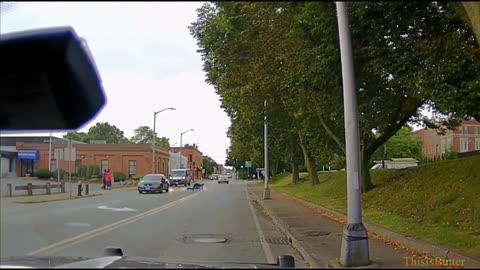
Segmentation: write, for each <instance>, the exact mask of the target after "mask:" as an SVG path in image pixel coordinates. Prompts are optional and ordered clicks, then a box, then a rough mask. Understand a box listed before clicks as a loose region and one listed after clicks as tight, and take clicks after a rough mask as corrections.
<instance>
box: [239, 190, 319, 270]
mask: <svg viewBox="0 0 480 270" xmlns="http://www.w3.org/2000/svg"><path fill="white" fill-rule="evenodd" d="M248 192H249V193H250V195H251V197H252V198H254V199H255V200H256V201H257V202H258V204H259V205H260V206H261V207H262V208H263V210H264V211H265V212H266V214H267V215H268V216H269V217H270V218H271V219H272V221H273V222H274V223H275V225H277V226H278V228H280V230H281V231H282V232H283V233H284V234H285V235H286V236H287V237H288V240H289V242H290V243H291V244H292V245H293V246H294V247H295V248H296V249H297V250H298V252H300V254H301V255H302V257H303V258H304V259H305V260H306V261H307V262H308V263H309V264H310V268H325V267H327V264H322V263H321V262H320V261H319V260H318V259H316V258H314V257H312V254H314V251H313V250H311V249H310V247H308V246H307V245H306V244H305V243H304V241H303V240H298V239H296V238H295V237H294V236H293V235H292V234H291V233H290V232H289V230H288V226H287V225H285V224H283V222H281V221H280V220H279V219H278V218H277V217H276V215H275V214H273V213H272V212H271V211H270V210H269V209H268V208H267V207H265V205H264V203H263V202H262V199H261V198H259V197H258V196H257V194H255V193H254V192H253V191H251V190H248Z"/></svg>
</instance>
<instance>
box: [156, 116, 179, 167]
mask: <svg viewBox="0 0 480 270" xmlns="http://www.w3.org/2000/svg"><path fill="white" fill-rule="evenodd" d="M166 110H172V111H174V110H175V108H165V109H163V110H160V111H158V112H153V135H152V136H153V139H152V173H153V174H155V138H156V137H157V134H156V133H155V126H156V122H157V114H159V113H161V112H163V111H166Z"/></svg>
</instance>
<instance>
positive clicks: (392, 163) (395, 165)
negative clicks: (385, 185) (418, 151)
mask: <svg viewBox="0 0 480 270" xmlns="http://www.w3.org/2000/svg"><path fill="white" fill-rule="evenodd" d="M374 162H375V165H373V166H372V167H371V168H370V170H378V169H383V168H382V161H381V160H379V161H378V160H376V161H374ZM417 166H418V160H416V159H414V158H392V159H388V160H385V169H403V168H409V167H417Z"/></svg>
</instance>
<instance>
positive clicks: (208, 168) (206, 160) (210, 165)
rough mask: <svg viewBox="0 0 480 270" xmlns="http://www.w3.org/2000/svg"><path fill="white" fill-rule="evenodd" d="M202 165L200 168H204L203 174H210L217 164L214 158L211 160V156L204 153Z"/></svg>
mask: <svg viewBox="0 0 480 270" xmlns="http://www.w3.org/2000/svg"><path fill="white" fill-rule="evenodd" d="M202 164H203V166H202V169H204V170H205V174H204V175H205V176H206V175H210V174H212V173H213V172H215V170H216V168H217V166H218V164H217V163H216V162H215V160H213V159H212V158H211V157H209V156H207V155H204V156H203V163H202Z"/></svg>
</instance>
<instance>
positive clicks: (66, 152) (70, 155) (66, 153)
mask: <svg viewBox="0 0 480 270" xmlns="http://www.w3.org/2000/svg"><path fill="white" fill-rule="evenodd" d="M71 150H72V152H70V149H68V147H66V148H64V149H63V158H64V159H65V160H66V161H75V160H76V159H77V151H76V150H77V149H75V147H72V148H71Z"/></svg>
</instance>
